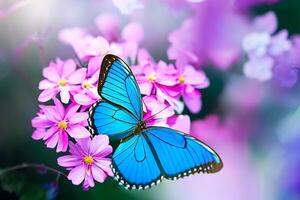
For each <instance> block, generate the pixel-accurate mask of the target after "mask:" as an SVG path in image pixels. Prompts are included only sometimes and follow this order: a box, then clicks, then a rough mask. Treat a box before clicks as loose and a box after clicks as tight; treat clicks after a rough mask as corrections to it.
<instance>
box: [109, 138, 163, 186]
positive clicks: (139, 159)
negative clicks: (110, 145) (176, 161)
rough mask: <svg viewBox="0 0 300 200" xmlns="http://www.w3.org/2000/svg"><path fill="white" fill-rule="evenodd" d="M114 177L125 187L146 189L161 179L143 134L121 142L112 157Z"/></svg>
mask: <svg viewBox="0 0 300 200" xmlns="http://www.w3.org/2000/svg"><path fill="white" fill-rule="evenodd" d="M112 170H113V172H114V174H115V178H116V179H117V180H118V181H119V183H120V184H122V185H124V186H125V188H127V189H146V188H148V187H151V186H152V185H154V184H156V183H158V182H159V181H160V180H161V178H162V177H161V171H160V168H159V166H158V164H157V162H156V160H155V158H154V154H153V153H152V151H151V148H150V146H149V144H148V142H147V140H146V138H145V136H144V135H143V134H139V135H135V136H133V137H131V138H130V139H128V140H127V141H124V142H122V143H121V144H120V145H119V147H118V148H117V149H116V151H115V152H114V154H113V157H112Z"/></svg>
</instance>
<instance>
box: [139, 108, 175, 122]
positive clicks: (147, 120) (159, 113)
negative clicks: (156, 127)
mask: <svg viewBox="0 0 300 200" xmlns="http://www.w3.org/2000/svg"><path fill="white" fill-rule="evenodd" d="M167 108H169V106H167V107H165V108H164V109H162V110H160V111H159V112H157V113H155V114H154V115H151V116H150V117H148V118H147V119H145V120H144V121H148V120H150V119H152V118H153V117H155V116H156V115H158V114H160V113H161V112H163V111H164V110H166V109H167Z"/></svg>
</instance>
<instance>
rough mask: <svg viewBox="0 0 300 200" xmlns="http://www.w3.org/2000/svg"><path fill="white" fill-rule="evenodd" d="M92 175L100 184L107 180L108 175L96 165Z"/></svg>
mask: <svg viewBox="0 0 300 200" xmlns="http://www.w3.org/2000/svg"><path fill="white" fill-rule="evenodd" d="M92 174H93V177H94V179H95V180H96V181H98V182H99V183H103V182H104V180H105V179H106V178H107V174H106V173H104V171H103V170H102V169H101V168H99V167H98V166H96V165H92Z"/></svg>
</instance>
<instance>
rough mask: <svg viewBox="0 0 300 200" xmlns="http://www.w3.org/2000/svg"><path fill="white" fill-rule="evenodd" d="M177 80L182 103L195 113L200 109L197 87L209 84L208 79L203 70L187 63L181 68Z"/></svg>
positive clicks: (204, 86) (199, 96) (199, 95)
mask: <svg viewBox="0 0 300 200" xmlns="http://www.w3.org/2000/svg"><path fill="white" fill-rule="evenodd" d="M181 71H182V72H181V73H179V75H178V78H177V81H178V84H179V85H180V87H181V93H182V96H183V100H184V103H185V104H186V106H187V107H188V108H189V109H190V111H191V112H193V113H197V112H199V111H200V109H201V99H200V98H201V93H200V91H199V90H198V89H203V88H206V87H208V86H209V80H208V78H207V77H206V75H205V74H204V72H203V71H200V70H195V68H194V67H192V66H190V65H187V66H185V67H184V68H183V69H181Z"/></svg>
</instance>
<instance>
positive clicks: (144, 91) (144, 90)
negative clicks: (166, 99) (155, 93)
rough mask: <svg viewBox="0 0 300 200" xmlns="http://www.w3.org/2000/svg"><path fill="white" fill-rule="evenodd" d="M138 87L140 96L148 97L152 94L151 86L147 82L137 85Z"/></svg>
mask: <svg viewBox="0 0 300 200" xmlns="http://www.w3.org/2000/svg"><path fill="white" fill-rule="evenodd" d="M139 87H140V90H141V93H142V94H144V95H150V94H151V92H152V88H153V84H152V83H150V82H149V81H147V82H143V83H139Z"/></svg>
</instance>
